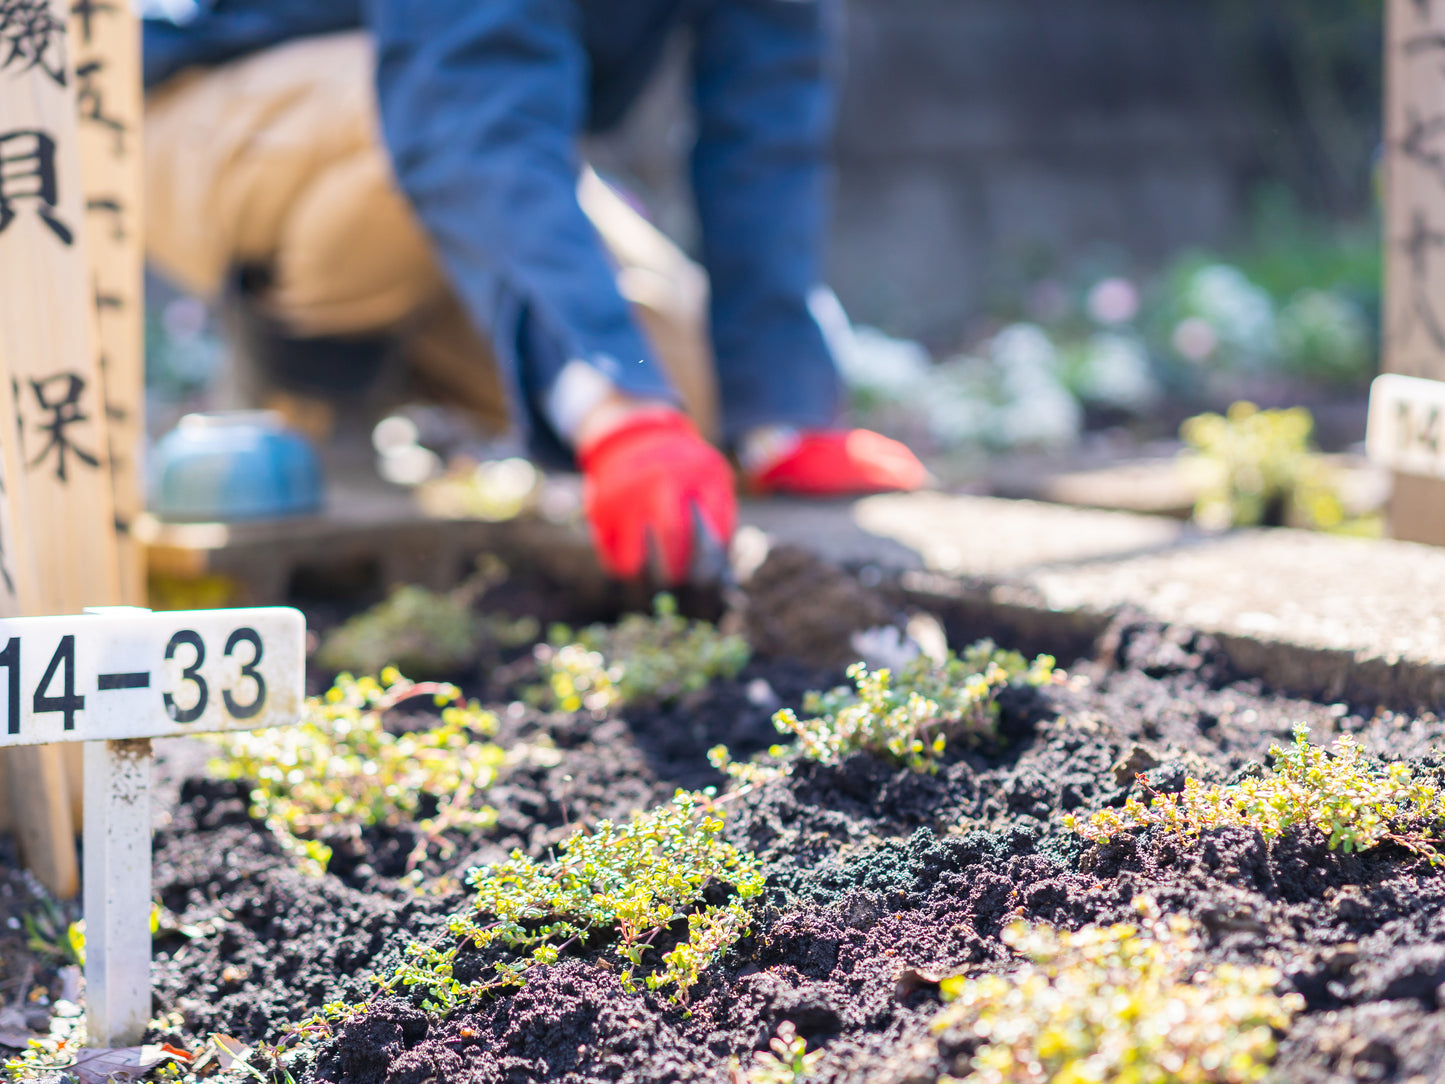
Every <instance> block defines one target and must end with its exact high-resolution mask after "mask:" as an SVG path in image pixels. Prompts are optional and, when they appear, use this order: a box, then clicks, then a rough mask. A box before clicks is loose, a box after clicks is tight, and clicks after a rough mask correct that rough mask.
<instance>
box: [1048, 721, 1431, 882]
mask: <svg viewBox="0 0 1445 1084" xmlns="http://www.w3.org/2000/svg"><path fill="white" fill-rule="evenodd" d="M1269 755H1270V757H1271V759H1272V762H1273V763H1272V766H1271V767H1270V768H1268V769H1266V770H1265V771H1264V772H1263V773H1262V774H1260V775H1259V776H1258V777H1257V778H1250V779H1244V780H1241V781H1240V782H1238V783H1230V784H1224V785H1220V786H1205V785H1204V784H1203V783H1200V782H1199V781H1198V780H1197V779H1192V778H1191V779H1187V780H1186V781H1185V784H1184V790H1183V791H1182V792H1180V793H1178V794H1161V793H1159V792H1158V791H1155V790H1153V789H1152V788H1150V787H1149V786H1148V777H1147V775H1141V776H1140V777H1139V779H1140V781H1141V783H1143V785H1144V788H1145V795H1146V797H1147V801H1140V800H1138V799H1137V798H1130V799H1129V800H1128V801H1126V802H1125V803H1124V807H1123V808H1122V809H1104V810H1100V811H1099V812H1097V813H1094V814H1093V815H1091V816H1088V817H1083V818H1081V817H1077V816H1074V815H1073V814H1070V815H1069V816H1066V817H1065V818H1064V826H1065V828H1067V829H1069V830H1070V831H1073V832H1077V833H1078V834H1079V835H1081V836H1083V837H1084V838H1085V839H1088V840H1092V841H1095V842H1106V841H1108V840H1109V839H1111V838H1112V837H1114V836H1116V835H1118V834H1120V833H1121V832H1127V831H1130V830H1132V829H1136V828H1160V829H1162V830H1164V831H1167V832H1174V833H1176V834H1179V835H1186V836H1194V835H1198V834H1199V833H1200V832H1202V831H1204V830H1205V829H1208V828H1218V827H1244V828H1253V829H1255V830H1257V831H1259V832H1260V833H1262V834H1263V835H1264V836H1265V837H1266V838H1269V839H1276V838H1278V837H1279V836H1281V835H1283V834H1284V833H1285V832H1286V831H1288V830H1290V829H1291V828H1295V827H1299V828H1307V829H1313V830H1314V831H1316V832H1319V833H1320V834H1321V835H1323V836H1324V837H1325V838H1326V839H1327V840H1328V841H1329V845H1330V849H1331V850H1334V849H1335V848H1339V849H1341V850H1343V851H1344V852H1345V853H1347V854H1348V853H1351V852H1355V851H1367V850H1370V849H1371V848H1372V847H1377V846H1379V845H1380V844H1381V843H1385V842H1391V843H1396V844H1399V845H1400V846H1402V847H1405V848H1406V849H1407V850H1409V851H1411V852H1412V853H1414V854H1417V855H1420V856H1421V857H1423V858H1427V859H1429V861H1430V862H1431V863H1432V864H1439V863H1440V862H1442V861H1445V853H1442V851H1441V846H1442V843H1445V795H1442V794H1441V791H1440V788H1439V787H1438V786H1437V785H1436V784H1434V783H1432V782H1429V781H1426V780H1422V779H1417V778H1415V776H1414V775H1413V774H1412V773H1411V771H1410V769H1409V768H1408V767H1406V766H1405V765H1404V764H1389V765H1386V766H1384V767H1383V768H1381V767H1377V766H1375V765H1373V764H1371V763H1370V762H1369V761H1368V760H1367V759H1366V757H1365V754H1364V750H1363V749H1361V748H1360V746H1359V744H1358V743H1357V742H1355V741H1354V739H1352V738H1350V737H1349V736H1348V735H1346V736H1343V737H1340V738H1338V739H1337V740H1336V741H1335V742H1334V744H1333V745H1331V746H1330V747H1329V748H1324V747H1321V746H1318V745H1311V744H1310V741H1309V732H1308V730H1307V729H1306V728H1304V727H1297V728H1296V729H1295V736H1294V742H1293V743H1292V744H1291V745H1290V746H1289V747H1288V748H1281V747H1280V746H1278V745H1276V746H1272V747H1271V748H1270V751H1269Z"/></svg>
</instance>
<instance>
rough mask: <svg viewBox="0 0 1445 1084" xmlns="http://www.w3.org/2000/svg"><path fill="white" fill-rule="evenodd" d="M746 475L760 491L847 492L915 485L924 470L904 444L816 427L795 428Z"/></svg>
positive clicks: (817, 494) (859, 431)
mask: <svg viewBox="0 0 1445 1084" xmlns="http://www.w3.org/2000/svg"><path fill="white" fill-rule="evenodd" d="M747 480H748V484H749V486H750V487H751V488H752V489H754V490H757V491H759V492H763V493H768V492H776V493H791V494H797V495H799V496H806V497H846V496H857V495H861V494H864V493H889V492H894V491H897V490H914V489H920V488H922V486H923V485H924V484H925V483H926V482H927V481H928V471H927V469H926V468H925V467H924V466H923V464H922V463H920V462H919V461H918V457H917V456H915V455H914V454H913V453H912V452H910V451H909V450H908V449H907V448H906V447H905V446H904V445H902V444H899V443H898V441H896V440H890V439H889V438H888V437H885V436H882V435H881V434H878V433H874V432H872V431H871V430H868V429H852V430H846V429H816V430H804V431H803V432H801V433H798V434H797V436H796V441H795V443H793V444H792V445H791V447H788V448H786V450H784V451H782V452H781V453H780V454H779V455H778V456H777V457H776V458H774V459H772V460H771V461H770V462H767V463H765V464H763V465H762V466H761V467H759V468H758V469H757V470H755V471H753V472H750V473H749V475H748V479H747Z"/></svg>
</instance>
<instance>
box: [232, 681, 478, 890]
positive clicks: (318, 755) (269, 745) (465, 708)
mask: <svg viewBox="0 0 1445 1084" xmlns="http://www.w3.org/2000/svg"><path fill="white" fill-rule="evenodd" d="M412 700H416V701H421V700H428V701H430V702H431V703H432V704H433V705H434V706H435V707H438V708H441V715H440V718H439V719H437V721H436V723H435V724H434V725H429V726H424V727H422V728H420V729H417V730H412V731H408V732H404V733H400V734H393V733H391V732H389V731H388V730H387V729H386V727H385V726H384V725H383V718H384V716H385V715H386V713H387V712H388V711H390V710H392V709H394V708H398V707H400V706H401V705H403V704H405V703H406V702H407V701H412ZM496 728H497V720H496V717H495V716H493V715H492V714H491V713H490V712H486V711H483V710H482V708H481V707H480V705H478V704H477V703H476V701H469V700H467V699H466V698H464V697H463V696H462V694H461V692H460V691H459V690H458V689H457V688H456V687H455V686H453V685H447V684H430V683H428V684H418V683H416V682H412V681H408V680H407V679H406V678H404V677H402V676H401V674H400V673H398V672H397V671H396V670H395V669H394V668H388V669H386V670H383V671H382V673H381V677H380V678H373V677H362V678H355V677H352V676H351V675H350V674H342V675H340V676H339V677H338V678H337V679H336V684H335V685H333V686H332V688H331V689H330V690H328V691H327V693H326V694H325V695H324V696H321V697H313V698H311V699H309V700H308V701H307V702H306V710H305V713H304V714H303V716H302V719H301V721H300V722H299V723H298V724H297V725H295V726H289V727H276V728H274V729H271V730H259V731H254V732H252V731H242V732H239V733H236V734H231V735H226V736H224V737H220V738H217V739H214V740H215V741H216V742H217V743H218V744H219V745H220V747H221V751H222V755H221V756H219V757H217V758H216V759H214V760H213V761H212V762H211V765H210V770H211V772H212V773H213V774H214V775H216V776H218V777H219V778H222V779H240V780H247V781H249V782H250V783H251V784H252V790H251V815H252V816H254V817H256V818H258V819H260V820H263V821H264V822H265V823H266V826H267V827H268V828H269V829H270V830H271V831H272V832H273V833H274V834H275V836H276V838H277V839H278V840H280V842H281V844H282V846H283V847H285V848H286V849H287V850H288V851H290V852H291V853H293V854H295V855H296V856H297V857H298V858H299V859H300V860H301V861H302V863H303V865H304V866H306V868H308V869H309V870H311V871H312V872H316V873H321V872H324V871H325V869H326V866H327V863H328V862H329V861H330V860H331V853H332V849H331V847H330V846H329V845H328V844H326V843H325V842H324V841H323V838H322V837H324V836H325V835H326V834H327V832H328V831H333V830H336V829H339V828H345V827H348V826H361V827H370V826H372V825H386V826H393V827H394V826H398V825H401V824H403V823H407V822H411V821H416V824H417V828H418V830H419V832H420V838H419V840H418V842H417V845H416V848H415V850H414V851H413V852H412V854H411V856H410V858H409V862H408V868H409V869H414V868H415V866H416V864H417V863H418V862H419V861H421V859H422V858H424V857H425V855H426V852H427V848H428V846H429V845H432V844H437V845H439V846H440V847H441V849H442V854H443V857H445V856H446V854H447V853H448V845H447V843H446V840H445V839H444V833H446V832H448V831H451V830H455V829H462V830H479V829H483V828H488V827H490V826H491V825H493V824H494V823H496V811H495V810H493V809H491V808H489V807H487V806H485V805H478V804H476V799H477V797H478V796H479V795H480V794H481V793H482V792H483V791H485V790H486V789H487V788H488V787H489V786H491V785H492V783H493V782H494V781H495V780H496V779H497V776H498V773H499V772H500V771H501V770H502V768H503V766H504V765H505V763H506V759H507V758H506V753H505V752H504V751H503V750H502V749H501V748H500V747H498V746H497V745H495V744H493V743H491V742H487V741H483V740H480V739H482V738H485V737H487V736H490V735H492V734H494V733H496ZM431 803H435V812H433V813H431V814H430V815H423V810H424V808H425V807H426V806H428V805H430V804H431Z"/></svg>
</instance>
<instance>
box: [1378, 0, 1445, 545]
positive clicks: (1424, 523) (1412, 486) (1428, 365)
mask: <svg viewBox="0 0 1445 1084" xmlns="http://www.w3.org/2000/svg"><path fill="white" fill-rule="evenodd" d="M1385 50H1386V57H1385V69H1386V90H1385V303H1384V319H1383V324H1384V369H1385V370H1386V371H1387V372H1390V373H1401V374H1404V375H1406V376H1415V377H1423V378H1424V379H1427V380H1435V381H1445V79H1442V78H1441V74H1440V72H1441V66H1442V64H1445V4H1423V3H1421V2H1420V0H1389V3H1388V4H1387V7H1386V12H1385ZM1371 424H1372V426H1374V425H1375V421H1374V420H1372V423H1371ZM1379 436H1380V435H1379V434H1372V438H1373V439H1376V440H1378V439H1379ZM1420 436H1421V437H1422V438H1423V439H1427V440H1432V441H1438V440H1439V439H1440V434H1439V433H1438V432H1437V433H1435V434H1433V435H1431V434H1429V433H1428V432H1423V433H1421V434H1420ZM1394 437H1395V439H1393V440H1391V441H1390V443H1391V444H1394V443H1396V442H1397V441H1398V440H1399V439H1405V440H1407V441H1409V440H1413V439H1414V438H1415V435H1414V434H1395V435H1394ZM1389 511H1390V516H1389V518H1390V527H1391V533H1392V534H1394V535H1395V537H1397V538H1405V539H1409V540H1411V541H1415V542H1433V543H1435V544H1437V545H1439V544H1445V479H1442V478H1438V477H1424V476H1421V475H1415V474H1402V473H1399V472H1398V471H1397V472H1396V475H1395V487H1394V493H1393V495H1392V496H1391V499H1390V510H1389Z"/></svg>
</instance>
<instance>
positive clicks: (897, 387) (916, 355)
mask: <svg viewBox="0 0 1445 1084" xmlns="http://www.w3.org/2000/svg"><path fill="white" fill-rule="evenodd" d="M808 310H809V311H810V312H811V313H812V316H813V319H814V320H815V321H816V322H817V324H818V327H819V329H821V330H822V332H823V338H824V340H825V341H826V342H827V344H828V349H829V350H830V351H831V352H832V354H833V360H834V361H835V362H836V363H837V365H838V373H839V375H840V376H841V377H842V378H843V383H844V384H846V385H847V386H848V387H849V388H851V389H852V390H854V391H857V392H862V393H864V394H867V395H873V396H876V397H878V398H880V399H887V400H889V401H892V402H904V401H906V400H908V399H910V398H912V397H913V396H914V395H916V394H917V393H918V392H919V390H920V389H921V388H922V386H923V384H924V382H925V381H926V379H927V377H928V371H929V369H930V368H932V359H931V358H930V357H929V355H928V351H927V350H925V349H924V348H923V347H922V346H921V345H920V344H918V343H916V342H911V341H909V340H907V339H895V338H893V337H892V336H890V335H887V334H885V333H884V332H882V331H879V330H878V329H877V328H872V327H854V326H853V325H852V324H851V323H850V322H849V320H848V314H847V313H846V312H844V311H843V306H842V304H841V303H840V302H839V301H838V297H837V295H836V294H834V293H833V291H832V290H829V289H827V288H826V287H819V288H818V289H816V290H814V291H813V292H812V293H811V294H810V295H809V296H808Z"/></svg>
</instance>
